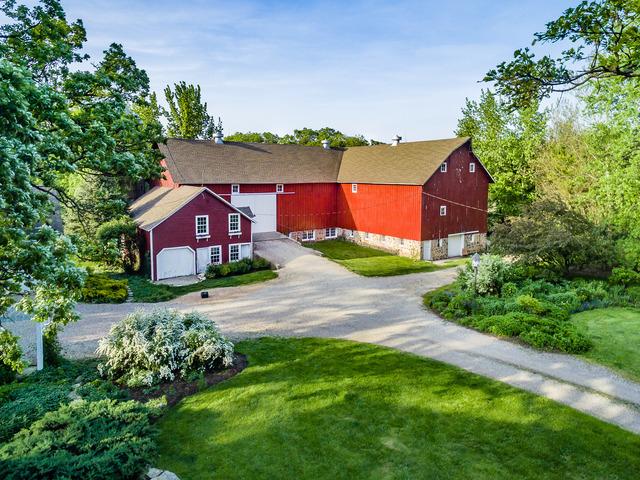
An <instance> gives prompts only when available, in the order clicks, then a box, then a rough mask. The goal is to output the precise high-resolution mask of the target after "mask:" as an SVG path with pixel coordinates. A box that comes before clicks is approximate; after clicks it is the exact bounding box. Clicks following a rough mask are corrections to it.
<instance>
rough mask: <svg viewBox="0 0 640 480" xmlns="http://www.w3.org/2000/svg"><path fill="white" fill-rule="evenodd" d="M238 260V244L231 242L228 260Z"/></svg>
mask: <svg viewBox="0 0 640 480" xmlns="http://www.w3.org/2000/svg"><path fill="white" fill-rule="evenodd" d="M238 260H240V244H239V243H233V244H231V245H229V261H230V262H237V261H238Z"/></svg>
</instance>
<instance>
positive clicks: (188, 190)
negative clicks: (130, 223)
mask: <svg viewBox="0 0 640 480" xmlns="http://www.w3.org/2000/svg"><path fill="white" fill-rule="evenodd" d="M202 192H208V193H209V194H210V195H213V196H214V197H216V198H217V199H218V200H220V201H221V202H223V203H225V204H227V205H229V206H230V207H231V208H233V209H234V210H236V211H237V212H239V213H241V214H242V215H244V216H245V217H247V218H248V219H249V220H251V221H253V220H252V214H251V211H249V212H247V211H246V210H242V209H239V208H236V207H234V206H233V205H231V204H230V203H229V202H227V201H226V200H224V199H223V198H221V197H220V196H218V195H216V194H215V193H214V192H212V191H211V190H209V189H208V188H206V187H192V186H188V185H186V186H182V187H179V188H168V187H154V188H152V189H151V190H149V191H148V192H147V193H145V194H144V195H142V196H141V197H140V198H138V199H137V200H136V201H134V202H133V203H132V204H131V205H130V206H129V211H130V212H131V216H132V217H133V220H134V221H135V222H136V223H137V224H138V227H140V228H141V229H143V230H151V229H152V228H153V227H155V226H156V225H158V224H159V223H161V222H162V221H163V220H165V219H166V218H168V217H170V216H171V215H173V214H174V213H175V212H176V211H178V210H179V209H180V208H182V207H183V206H185V205H186V204H187V203H189V202H190V201H191V200H192V199H193V198H195V197H196V196H197V195H199V194H200V193H202Z"/></svg>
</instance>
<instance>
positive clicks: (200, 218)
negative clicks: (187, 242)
mask: <svg viewBox="0 0 640 480" xmlns="http://www.w3.org/2000/svg"><path fill="white" fill-rule="evenodd" d="M205 235H209V215H196V236H197V237H202V236H205Z"/></svg>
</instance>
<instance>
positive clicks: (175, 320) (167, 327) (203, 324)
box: [97, 310, 233, 387]
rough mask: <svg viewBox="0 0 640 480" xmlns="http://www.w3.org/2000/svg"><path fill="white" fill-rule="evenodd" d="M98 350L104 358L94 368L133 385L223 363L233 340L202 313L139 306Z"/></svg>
mask: <svg viewBox="0 0 640 480" xmlns="http://www.w3.org/2000/svg"><path fill="white" fill-rule="evenodd" d="M97 353H98V354H99V355H103V356H105V357H106V360H105V361H104V362H103V363H101V364H100V365H99V367H98V368H99V370H100V372H101V373H102V374H103V375H104V376H105V377H107V378H109V379H110V380H113V381H115V382H116V383H119V384H123V385H127V386H130V387H137V386H150V385H154V384H158V383H161V382H166V381H171V380H173V379H175V378H176V377H182V378H188V377H190V376H193V375H197V374H199V373H204V372H206V371H211V370H215V369H217V368H221V367H227V366H229V365H231V363H232V362H233V343H231V342H230V341H228V340H227V339H226V338H225V337H223V336H222V335H221V334H220V332H219V331H218V327H217V326H216V324H215V323H213V322H212V321H211V320H209V319H208V318H207V317H205V316H204V315H202V314H200V313H196V312H192V313H187V314H182V313H180V312H178V311H177V310H154V311H152V312H148V313H147V312H144V311H142V310H138V311H136V312H134V313H132V314H131V315H128V316H127V317H125V318H124V319H123V320H122V321H120V322H119V323H117V324H115V325H114V326H113V327H112V328H111V331H110V332H109V335H108V336H107V337H106V338H104V339H102V340H100V343H99V346H98V350H97Z"/></svg>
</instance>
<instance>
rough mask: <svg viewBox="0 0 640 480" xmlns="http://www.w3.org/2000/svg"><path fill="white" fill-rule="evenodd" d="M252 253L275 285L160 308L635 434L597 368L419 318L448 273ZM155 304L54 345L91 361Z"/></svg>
mask: <svg viewBox="0 0 640 480" xmlns="http://www.w3.org/2000/svg"><path fill="white" fill-rule="evenodd" d="M255 249H256V253H258V254H259V255H261V256H263V257H265V258H268V259H269V260H271V261H273V262H274V263H277V264H279V265H281V267H282V268H281V270H280V271H279V274H280V276H279V278H278V279H276V280H273V281H270V282H267V283H262V284H256V285H248V286H245V287H237V288H231V289H215V290H210V291H209V294H210V297H209V298H208V299H201V298H200V295H199V293H193V294H189V295H186V296H184V297H181V298H179V299H176V300H174V301H172V302H167V303H165V304H162V305H161V306H162V307H173V308H177V309H179V310H182V311H190V310H197V311H199V312H203V313H205V314H206V315H208V316H209V317H210V318H211V319H213V320H214V321H215V322H217V323H218V324H219V325H220V327H221V329H222V331H223V332H224V333H225V334H226V335H228V336H230V337H231V338H235V339H239V338H246V337H257V336H264V335H282V336H319V337H335V338H346V339H352V340H356V341H361V342H370V343H376V344H380V345H386V346H389V347H393V348H396V349H399V350H403V351H407V352H411V353H414V354H417V355H422V356H425V357H430V358H434V359H437V360H441V361H443V362H447V363H450V364H453V365H457V366H459V367H461V368H463V369H465V370H469V371H471V372H475V373H478V374H481V375H485V376H488V377H492V378H495V379H497V380H500V381H502V382H506V383H509V384H511V385H513V386H516V387H520V388H523V389H525V390H528V391H530V392H534V393H536V394H539V395H543V396H546V397H548V398H551V399H553V400H556V401H558V402H561V403H564V404H566V405H570V406H572V407H574V408H576V409H578V410H581V411H583V412H586V413H588V414H591V415H594V416H596V417H599V418H601V419H603V420H606V421H608V422H611V423H614V424H617V425H619V426H621V427H623V428H626V429H628V430H631V431H634V432H636V433H640V385H638V384H636V383H633V382H629V381H627V380H625V379H622V378H621V377H619V376H617V375H615V374H614V373H612V372H611V371H609V370H608V369H606V368H604V367H599V366H596V365H593V364H589V363H586V362H584V361H582V360H579V359H577V358H575V357H572V356H568V355H560V354H551V353H541V352H538V351H534V350H531V349H529V348H525V347H521V346H519V345H516V344H513V343H510V342H507V341H504V340H500V339H497V338H494V337H491V336H487V335H484V334H481V333H478V332H475V331H473V330H469V329H466V328H463V327H461V326H459V325H456V324H454V323H450V322H447V321H444V320H442V319H440V318H439V317H438V316H436V315H435V314H433V313H431V312H429V311H426V310H425V309H424V308H423V307H422V299H421V295H422V294H423V293H424V292H426V291H428V290H430V289H433V288H437V287H439V286H441V285H444V284H447V283H450V282H451V281H452V280H453V279H454V277H455V275H456V272H455V269H449V270H441V271H437V272H431V273H419V274H413V275H405V276H397V277H382V278H367V277H360V276H358V275H356V274H353V273H351V272H349V271H347V270H345V269H344V268H343V267H341V266H340V265H338V264H335V263H333V262H331V261H329V260H327V259H325V258H322V257H321V256H319V255H318V254H317V253H316V252H315V251H313V250H310V249H306V248H303V247H300V246H299V245H298V244H296V243H295V242H292V241H290V240H287V239H280V240H270V241H264V242H257V243H256V244H255ZM158 306H159V305H158V304H121V305H86V304H82V305H79V306H78V311H79V313H80V314H81V317H82V319H81V320H80V321H79V322H77V323H74V324H72V325H69V326H67V327H66V328H65V330H64V331H63V333H62V334H61V339H62V341H63V344H64V345H65V347H66V349H67V353H68V354H69V355H71V356H86V355H91V354H92V353H93V351H94V350H95V346H96V344H97V340H98V339H99V338H101V337H102V336H104V335H105V334H106V333H107V332H108V330H109V328H110V326H111V325H112V324H113V323H114V322H115V321H117V320H119V319H120V318H122V317H123V316H124V315H126V314H127V313H129V312H131V311H133V310H135V309H136V308H156V307H158ZM10 328H11V329H12V330H15V331H17V332H18V333H22V334H25V333H27V332H28V331H30V330H31V329H32V324H29V323H27V322H17V323H14V324H11V325H10ZM27 329H28V330H27Z"/></svg>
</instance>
